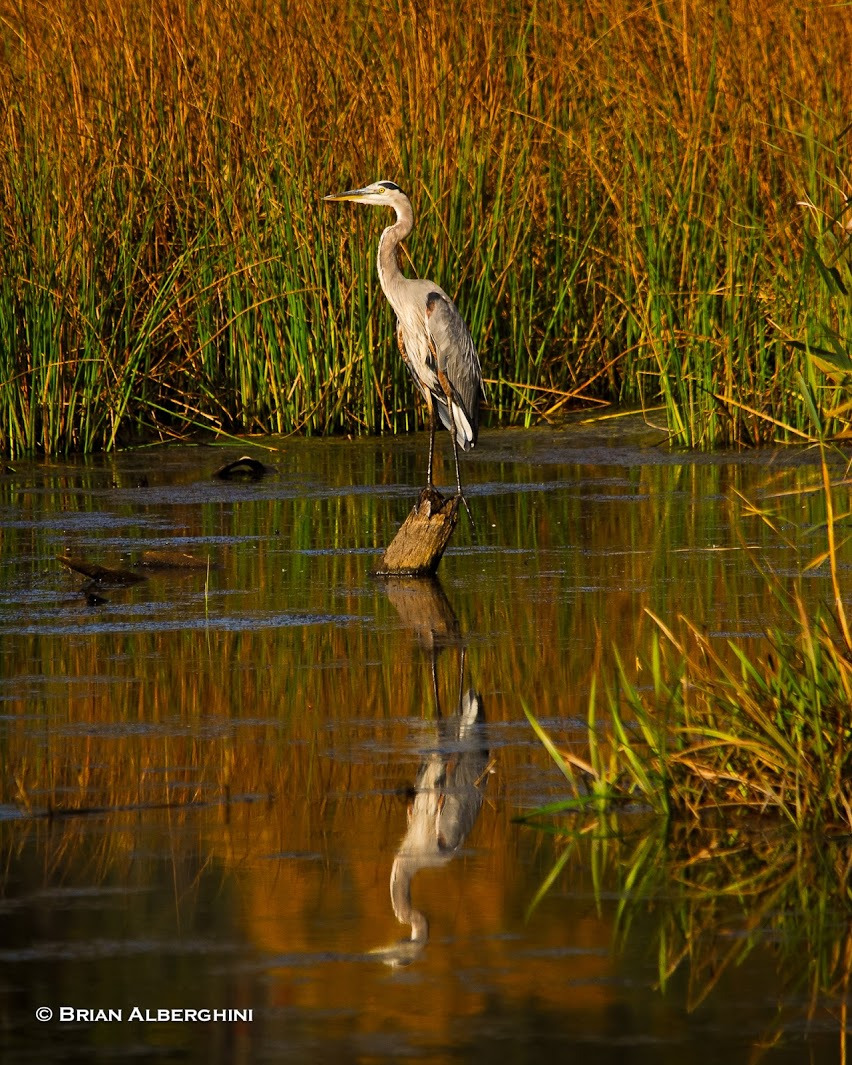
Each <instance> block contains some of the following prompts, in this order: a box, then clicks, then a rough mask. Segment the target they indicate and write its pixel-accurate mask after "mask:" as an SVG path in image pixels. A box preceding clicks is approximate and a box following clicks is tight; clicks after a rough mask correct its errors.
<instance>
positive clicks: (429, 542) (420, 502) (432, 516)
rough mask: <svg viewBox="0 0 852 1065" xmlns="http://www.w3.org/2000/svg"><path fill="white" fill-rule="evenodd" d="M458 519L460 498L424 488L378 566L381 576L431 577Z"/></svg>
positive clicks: (378, 573)
mask: <svg viewBox="0 0 852 1065" xmlns="http://www.w3.org/2000/svg"><path fill="white" fill-rule="evenodd" d="M458 518H459V497H458V496H454V497H453V498H452V499H445V498H444V496H442V495H441V493H440V492H436V491H435V489H434V488H424V489H423V491H422V492H421V493H420V495H419V497H418V499H417V502H416V503H415V504H414V509H413V510H412V511H411V513H410V514H409V515H408V517H407V518H406V519H405V521H404V522H403V523H402V525H400V527H399V531H398V532H397V534H396V536H395V537H394V538H393V540H392V541H391V543H390V545H389V547H388V548H387V550H386V551H385V553H384V556H383V557H382V561H381V562H380V563H379V568H378V570H376V573H377V575H378V576H380V577H431V576H432V574H434V572H435V570H436V569H437V568H438V563H439V562H440V561H441V556H442V555H443V554H444V548H445V547H446V546H447V544H448V543H449V542H450V537H451V536H452V535H453V529H455V527H456V522H457V521H458Z"/></svg>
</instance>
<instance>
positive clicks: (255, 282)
mask: <svg viewBox="0 0 852 1065" xmlns="http://www.w3.org/2000/svg"><path fill="white" fill-rule="evenodd" d="M0 50H2V61H0V123H2V137H3V145H4V147H3V150H2V152H0V217H2V224H0V447H2V449H3V450H5V451H6V452H7V453H13V454H14V453H22V452H28V451H44V452H50V453H55V452H63V451H69V450H91V449H96V448H102V447H111V446H115V445H117V444H122V443H127V442H130V441H133V440H137V439H140V438H152V437H158V436H168V435H170V434H180V433H183V432H186V431H188V430H190V429H195V428H208V429H212V430H226V431H233V430H238V431H247V432H254V431H263V432H266V431H275V432H294V431H303V432H309V433H316V432H334V431H346V432H350V433H352V432H377V431H391V430H394V431H396V430H399V429H405V428H408V427H411V426H412V425H413V424H416V422H415V418H414V412H413V397H412V392H411V389H410V387H409V384H408V382H407V381H406V380H405V374H404V371H403V368H402V366H401V365H400V362H399V359H398V357H397V355H396V353H395V347H394V344H393V343H392V322H391V314H390V312H389V310H388V309H387V308H386V306H385V305H384V302H383V300H382V298H381V293H380V291H379V289H378V283H377V278H376V273H375V268H374V254H375V245H376V240H377V237H378V232H379V230H380V228H381V220H380V219H379V218H378V217H377V216H376V213H375V212H366V211H360V210H357V209H352V210H351V211H350V212H344V211H343V210H341V209H336V210H331V209H329V208H328V207H327V206H325V205H323V204H322V202H321V198H322V195H323V194H324V193H327V192H332V191H337V190H339V189H341V188H344V187H350V186H351V185H352V184H355V183H359V184H360V183H364V182H366V181H368V180H373V179H376V178H379V177H388V178H394V179H396V180H398V181H399V182H400V183H401V184H402V185H403V186H404V187H405V188H406V189H407V190H408V191H409V192H410V194H411V196H412V198H413V201H414V205H415V211H416V215H417V218H418V228H417V230H416V232H415V234H414V235H413V236H412V238H411V240H410V242H409V244H410V253H411V260H412V264H413V265H412V266H410V267H409V270H410V271H413V270H414V269H416V270H417V271H418V272H419V273H420V274H421V275H423V276H431V277H433V278H435V280H437V281H439V282H441V283H442V284H444V286H445V287H447V288H448V289H449V290H450V291H451V292H452V293H453V294H455V295H457V298H458V302H459V305H460V307H461V309H462V311H463V313H464V314H465V315H466V317H467V319H468V321H469V322H470V325H471V328H472V331H473V334H474V337H475V339H476V342H477V344H478V346H479V348H480V351H481V354H482V362H483V366H484V369H485V374H486V377H487V378H488V379H490V381H491V382H492V384H491V388H490V392H489V397H490V417H491V418H493V419H494V420H495V421H500V422H503V423H506V422H510V421H519V420H526V421H529V420H531V419H538V418H540V417H547V418H554V417H557V416H558V415H559V414H560V413H562V412H563V411H565V410H566V409H568V408H569V407H571V406H574V405H582V404H583V403H584V402H590V403H600V402H616V403H622V404H634V405H640V404H641V405H644V406H651V405H654V406H656V405H659V404H660V403H662V404H663V405H664V406H665V420H666V424H667V426H668V428H669V430H670V431H671V433H672V435H673V438H674V439H675V440H676V441H677V442H680V443H683V444H688V445H694V446H711V445H714V444H719V443H725V442H746V443H760V442H763V441H766V440H771V439H775V438H780V439H785V440H795V439H802V438H807V436H808V430H807V422H808V417H809V415H808V412H807V406H808V401H809V400H808V397H810V399H811V400H814V401H815V402H816V403H817V405H818V407H819V410H820V411H821V412H823V413H824V420H825V428H826V431H827V432H836V433H842V432H843V431H845V429H846V426H847V424H848V416H849V409H848V406H847V402H846V399H845V389H846V386H847V385H848V374H849V372H852V356H850V349H852V343H851V342H850V332H852V318H850V305H849V303H850V300H849V292H850V289H852V272H850V266H849V240H848V232H847V230H845V229H844V226H846V224H847V222H848V220H849V218H850V213H849V210H848V209H847V207H846V200H845V197H846V196H847V195H848V193H849V192H850V188H849V180H850V159H849V156H850V152H849V147H850V139H852V128H850V114H849V108H848V101H849V99H850V98H852V67H850V64H849V55H850V52H852V24H850V21H849V19H848V18H847V17H846V13H845V11H844V9H843V7H842V5H816V4H809V5H802V6H799V7H796V6H795V5H789V4H785V3H782V2H781V0H767V2H766V3H763V4H760V5H754V4H751V3H749V2H747V0H714V3H712V4H711V5H710V6H709V7H708V6H707V5H706V4H698V3H696V2H694V0H687V2H685V3H683V4H678V5H671V6H670V5H667V4H664V3H661V2H656V0H654V2H651V3H648V4H646V5H641V6H639V7H637V6H636V5H628V4H625V3H624V2H623V0H589V2H587V3H584V4H582V5H578V4H574V3H568V2H567V0H551V2H543V3H536V4H533V5H528V4H526V3H518V2H510V3H508V4H497V3H495V2H494V0H476V2H474V3H473V4H472V5H467V6H465V7H464V8H459V7H458V5H453V4H450V3H446V2H443V0H432V2H430V0H411V2H405V0H399V2H396V3H394V2H390V0H378V2H377V3H374V4H370V5H367V4H363V3H357V2H347V3H343V2H341V0H331V3H329V4H325V5H322V6H317V5H311V4H306V3H303V2H300V0H296V2H295V3H294V4H288V5H284V4H281V3H276V2H274V0H245V2H244V0H239V2H237V0H224V2H223V0H216V2H215V3H214V2H213V0H197V2H192V3H190V2H188V0H103V2H102V3H100V4H97V5H92V4H89V3H86V2H84V0H43V2H39V3H26V4H22V3H15V2H12V0H0Z"/></svg>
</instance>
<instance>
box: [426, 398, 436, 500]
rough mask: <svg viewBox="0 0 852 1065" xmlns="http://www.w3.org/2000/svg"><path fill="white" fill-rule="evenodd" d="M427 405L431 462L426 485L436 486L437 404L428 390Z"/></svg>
mask: <svg viewBox="0 0 852 1065" xmlns="http://www.w3.org/2000/svg"><path fill="white" fill-rule="evenodd" d="M426 406H427V407H428V408H429V464H428V465H427V467H426V487H427V488H434V487H435V483H434V481H433V480H432V461H433V459H434V457H435V404H434V403H433V402H432V393H431V392H429V391H427V392H426Z"/></svg>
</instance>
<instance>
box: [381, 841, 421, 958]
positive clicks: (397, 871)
mask: <svg viewBox="0 0 852 1065" xmlns="http://www.w3.org/2000/svg"><path fill="white" fill-rule="evenodd" d="M417 869H418V866H417V864H416V863H412V862H411V861H410V860H407V859H406V858H404V857H402V856H397V858H396V859H395V860H394V863H393V868H392V869H391V879H390V890H391V904H392V906H393V912H394V913H395V914H396V919H397V920H398V921H399V922H400V924H409V925H411V939H412V940H413V941H414V942H415V943H425V942H426V941H427V940H428V938H429V922H428V920H427V919H426V915H425V914H423V913H421V912H420V910H415V908H414V907H413V906H412V904H411V878H412V876H413V875H414V874H415V873H416V872H417Z"/></svg>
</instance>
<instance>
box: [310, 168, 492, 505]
mask: <svg viewBox="0 0 852 1065" xmlns="http://www.w3.org/2000/svg"><path fill="white" fill-rule="evenodd" d="M325 199H326V200H356V201H357V202H358V203H369V204H373V205H375V206H385V207H392V208H393V209H394V211H396V222H395V223H394V225H392V226H388V228H387V229H386V230H385V231H384V232H383V233H382V236H381V239H380V240H379V255H378V264H379V282H380V284H381V286H382V290H383V291H384V294H385V295H386V296H387V298H388V302H389V303H390V305H391V307H393V309H394V310H395V311H396V317H397V330H396V336H397V342H398V344H399V350H400V353H401V355H402V358H403V360H404V361H405V363H406V365H407V366H408V369H409V370H410V371H411V375H412V377H413V378H414V383H415V384H416V385H417V387H418V388H419V389H420V391H421V393H422V395H423V398H424V400H425V401H426V409H427V410H428V412H429V464H428V466H427V468H426V486H427V488H430V489H431V488H434V485H433V482H432V460H433V456H434V452H435V410H436V409H437V411H438V417H439V418H440V419H441V422H442V423H443V425H444V427H445V428H446V429H448V430H449V432H450V436H451V439H452V442H453V458H454V459H455V464H456V487H457V489H458V493H459V495H460V496H461V495H462V488H461V474H460V473H459V452H458V449H459V448H461V449H462V451H469V450H470V449H471V448H472V447H473V446H474V444H475V443H476V437H477V433H478V430H479V402H480V399H481V398H482V369H481V367H480V365H479V357H478V356H477V354H476V348H475V347H474V344H473V340H472V339H471V335H470V331H469V329H468V328H467V325H465V322H464V319H463V318H462V316H461V315H460V314H459V312H458V309H457V307H456V305H455V304H454V303H453V301H452V300H451V299H450V297H449V296H448V295H447V294H446V292H444V290H443V289H442V288H441V287H440V286H438V285H436V284H435V283H434V282H433V281H424V280H420V279H414V278H409V277H406V276H405V275H404V274H403V272H402V271H401V270H400V268H399V263H398V261H397V249H398V248H399V245H400V244H401V243H402V241H403V240H405V238H406V237H407V236H408V235H409V233H410V232H411V230H412V228H413V226H414V214H413V212H412V210H411V203H410V202H409V199H408V197H407V196H406V195H405V193H404V192H403V191H402V190H401V189H400V187H399V186H398V185H395V184H394V183H393V182H392V181H377V182H375V183H374V184H372V185H367V186H366V187H365V188H363V189H350V191H349V192H338V193H336V194H335V195H333V196H326V197H325ZM462 498H463V497H462Z"/></svg>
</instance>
